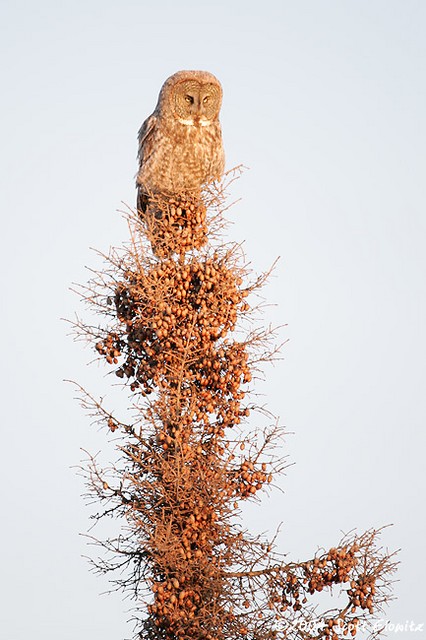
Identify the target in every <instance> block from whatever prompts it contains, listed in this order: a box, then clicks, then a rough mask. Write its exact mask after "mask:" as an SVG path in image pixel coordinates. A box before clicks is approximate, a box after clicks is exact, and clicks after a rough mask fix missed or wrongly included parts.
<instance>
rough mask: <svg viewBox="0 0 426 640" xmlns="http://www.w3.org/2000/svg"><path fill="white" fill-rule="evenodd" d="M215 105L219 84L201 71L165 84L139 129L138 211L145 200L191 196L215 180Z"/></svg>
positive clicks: (218, 164) (220, 159)
mask: <svg viewBox="0 0 426 640" xmlns="http://www.w3.org/2000/svg"><path fill="white" fill-rule="evenodd" d="M221 103H222V87H221V85H220V82H219V81H218V80H217V78H215V76H214V75H213V74H211V73H208V72H207V71H178V72H177V73H175V74H174V75H172V76H171V77H170V78H168V79H167V80H166V81H165V83H164V84H163V86H162V88H161V91H160V95H159V97H158V102H157V106H156V107H155V111H154V112H153V114H152V115H150V116H149V118H147V119H146V120H145V122H144V123H143V125H142V126H141V128H140V130H139V153H138V159H139V172H138V175H137V180H136V185H137V189H138V198H137V207H138V210H139V211H140V212H143V213H144V212H145V211H146V208H147V205H148V202H149V196H150V195H156V194H158V195H160V196H166V197H167V196H173V195H179V196H181V195H185V194H196V193H198V192H199V191H200V189H201V187H202V186H203V184H206V183H208V182H211V181H213V180H215V179H218V178H220V177H221V175H222V174H223V169H224V163H225V156H224V152H223V146H222V132H221V127H220V122H219V111H220V107H221Z"/></svg>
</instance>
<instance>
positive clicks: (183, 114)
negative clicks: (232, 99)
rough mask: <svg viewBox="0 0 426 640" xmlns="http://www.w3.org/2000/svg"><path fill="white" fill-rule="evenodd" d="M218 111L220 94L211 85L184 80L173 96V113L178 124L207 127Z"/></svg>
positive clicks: (215, 87)
mask: <svg viewBox="0 0 426 640" xmlns="http://www.w3.org/2000/svg"><path fill="white" fill-rule="evenodd" d="M219 109H220V92H219V89H218V87H217V86H216V85H214V84H212V83H199V82H197V81H196V80H184V81H183V82H181V83H179V84H178V85H177V87H176V90H175V95H174V111H175V115H176V117H177V118H178V120H179V122H181V123H182V124H185V125H201V126H207V125H209V124H210V123H211V121H212V120H213V119H214V118H215V117H217V115H218V113H219Z"/></svg>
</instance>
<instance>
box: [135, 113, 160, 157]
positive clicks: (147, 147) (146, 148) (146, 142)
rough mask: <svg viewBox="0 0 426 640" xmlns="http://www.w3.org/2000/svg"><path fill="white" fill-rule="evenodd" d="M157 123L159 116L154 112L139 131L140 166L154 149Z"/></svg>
mask: <svg viewBox="0 0 426 640" xmlns="http://www.w3.org/2000/svg"><path fill="white" fill-rule="evenodd" d="M156 124H157V116H155V115H154V114H152V115H151V116H149V118H147V119H146V120H145V122H144V123H143V124H142V126H141V128H140V129H139V132H138V140H139V150H138V160H139V167H141V166H142V165H143V163H144V162H145V161H146V160H147V158H149V156H150V155H151V153H152V151H153V149H154V144H153V143H154V140H153V137H154V136H153V135H152V134H153V132H154V129H155V127H156Z"/></svg>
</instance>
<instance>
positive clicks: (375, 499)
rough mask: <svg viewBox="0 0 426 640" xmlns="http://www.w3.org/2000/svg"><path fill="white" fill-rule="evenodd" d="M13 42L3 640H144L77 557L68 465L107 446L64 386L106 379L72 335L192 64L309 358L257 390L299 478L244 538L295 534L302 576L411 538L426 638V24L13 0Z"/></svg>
mask: <svg viewBox="0 0 426 640" xmlns="http://www.w3.org/2000/svg"><path fill="white" fill-rule="evenodd" d="M0 25H1V26H0V29H1V38H0V43H1V44H0V48H1V60H2V71H1V88H2V99H1V102H0V109H1V118H0V130H1V157H0V162H1V171H0V176H1V189H0V199H1V216H2V228H3V232H2V252H1V261H2V265H1V271H0V273H1V278H2V284H1V291H2V308H3V313H2V337H3V345H2V348H1V351H2V365H3V366H2V372H1V378H2V379H1V387H0V388H1V389H2V392H3V401H2V447H1V451H2V455H1V457H2V461H1V465H0V475H1V477H0V486H1V489H2V527H1V533H0V539H1V549H2V555H3V558H2V562H1V575H2V579H1V587H0V589H1V592H2V593H1V595H0V602H1V607H0V638H1V640H27V639H28V638H31V639H34V640H75V639H76V638H78V639H79V640H86V639H87V640H89V639H90V640H97V639H98V638H99V639H101V638H102V640H119V639H122V638H129V637H130V635H131V627H130V626H129V625H126V624H125V621H126V619H127V618H128V617H129V614H128V613H127V611H128V609H129V607H130V606H131V603H130V602H129V601H127V602H123V601H122V598H121V596H120V595H113V596H110V597H107V596H102V597H101V596H99V595H98V594H99V593H100V592H102V591H105V590H106V589H107V584H106V581H105V580H103V579H97V578H95V577H94V576H92V575H91V574H90V573H89V572H88V567H87V564H86V562H85V560H84V559H82V558H81V556H82V554H86V553H87V552H88V549H87V546H86V544H85V542H84V540H83V539H82V538H81V537H79V536H78V533H79V532H84V531H85V530H86V529H87V527H88V525H89V520H88V516H89V510H88V509H87V508H86V507H84V504H83V501H82V499H81V498H80V493H81V492H82V485H81V482H80V480H79V479H78V478H77V477H76V476H75V473H74V471H73V470H71V469H70V467H71V465H75V464H77V463H78V461H79V460H80V458H81V457H82V454H81V452H80V450H79V448H80V447H85V448H87V449H90V450H91V451H93V452H96V451H97V450H99V449H101V448H102V447H103V444H104V439H105V435H104V433H99V432H97V430H96V428H91V427H90V426H89V422H88V420H87V418H86V417H85V416H84V415H83V413H82V412H81V410H80V408H79V406H78V404H77V403H75V402H73V400H72V396H73V393H72V391H71V390H70V388H68V387H67V386H66V385H65V384H63V382H62V379H63V378H73V379H77V380H78V381H79V382H81V383H82V384H83V385H85V386H86V387H87V388H89V389H91V390H93V391H94V392H99V393H105V391H106V390H107V389H108V385H109V379H108V378H104V377H103V370H102V369H100V368H97V367H96V366H92V367H86V363H87V362H88V361H89V360H91V359H92V354H91V353H90V352H89V351H88V350H84V349H83V348H82V346H81V345H78V344H74V343H73V342H72V341H71V340H70V339H69V338H67V336H66V333H67V328H66V326H65V324H64V323H63V322H61V321H60V318H61V317H71V316H72V314H73V312H74V311H75V310H79V309H78V307H79V305H78V300H77V298H76V297H75V296H73V295H72V294H71V293H70V292H69V290H68V287H69V286H70V284H71V282H72V281H80V282H84V281H85V280H86V279H87V273H86V272H85V270H84V265H89V266H91V265H94V264H96V259H95V256H94V255H93V254H92V253H91V252H90V250H89V247H97V248H100V249H107V248H108V246H109V245H110V244H115V243H117V242H119V241H120V240H121V239H123V238H124V236H125V226H124V224H123V222H122V220H121V219H120V216H119V215H118V214H117V213H116V209H118V208H120V206H121V201H125V202H128V203H130V204H133V202H134V197H135V192H134V181H133V176H134V174H135V172H136V159H135V155H136V133H137V130H138V128H139V126H140V124H141V122H142V121H143V120H144V118H145V117H146V116H147V115H149V113H151V111H152V110H153V108H154V106H155V103H156V100H157V95H158V91H159V89H160V86H161V84H162V82H163V81H164V79H165V78H166V77H167V76H169V75H171V74H172V73H174V72H175V71H177V70H178V69H185V68H192V69H197V68H199V69H207V70H209V71H212V72H213V73H215V74H216V75H217V76H218V77H219V79H220V80H221V81H222V83H223V87H224V103H223V114H222V123H223V132H224V142H225V147H226V152H227V163H228V167H232V166H234V165H236V164H239V163H243V164H244V165H246V166H248V167H250V170H249V171H247V172H246V173H245V174H244V176H243V178H242V179H241V180H240V181H239V183H238V184H237V185H236V186H235V190H234V195H235V197H242V201H241V202H239V203H238V205H236V206H235V208H234V209H232V210H231V212H230V218H231V219H232V221H233V223H234V224H233V226H232V228H231V231H230V233H231V235H232V237H233V238H234V239H236V240H245V250H246V253H247V256H248V258H249V259H250V261H251V263H252V266H253V268H254V269H255V270H257V271H260V270H262V269H265V268H267V267H268V266H269V265H270V263H271V262H272V260H273V259H274V258H275V257H276V256H277V255H280V256H281V260H280V262H279V265H278V267H277V269H276V272H275V275H274V277H273V279H272V281H271V283H270V285H269V286H268V287H267V288H266V290H265V295H266V297H267V299H268V301H269V302H271V303H276V304H277V306H276V307H271V308H270V309H268V310H267V313H266V316H265V322H269V321H272V322H275V323H277V324H284V323H287V324H288V327H287V328H286V329H285V330H283V334H282V335H283V339H286V338H289V339H290V341H289V343H288V344H287V345H286V347H285V349H284V353H283V355H284V360H283V361H281V362H279V363H277V364H276V365H275V366H274V367H270V368H269V369H267V380H268V382H267V384H266V385H263V386H262V388H261V390H262V392H263V393H264V394H265V401H267V402H268V405H269V407H270V409H271V410H272V411H273V412H274V413H276V414H279V415H280V416H281V420H282V422H283V423H284V424H286V425H287V428H288V430H289V431H292V432H294V435H292V436H290V437H289V438H288V442H287V448H288V453H289V455H290V457H291V460H292V461H293V462H294V463H295V465H294V466H293V467H291V468H290V469H289V470H288V473H287V476H286V477H285V478H284V479H283V480H282V486H283V488H284V489H285V494H284V495H282V494H280V493H277V494H276V495H275V496H274V497H273V498H272V499H265V501H264V504H263V507H262V508H261V509H256V510H253V509H252V510H250V511H249V513H248V514H247V523H248V524H249V525H250V526H251V527H253V528H259V529H262V530H264V529H266V528H269V529H270V530H273V529H274V528H275V526H276V524H277V523H278V522H279V521H281V520H282V521H283V522H284V527H283V529H282V535H281V549H282V551H288V552H289V553H290V554H291V557H292V558H300V559H303V558H305V557H309V556H310V555H312V553H313V552H315V550H316V548H317V546H318V545H324V546H332V545H334V544H335V543H336V542H337V541H338V539H339V537H340V532H341V531H349V530H351V529H352V528H354V527H358V528H359V529H360V530H363V529H365V528H369V527H379V526H381V525H383V524H387V523H394V525H395V526H394V527H393V528H392V529H390V530H388V531H387V532H386V534H385V536H384V542H385V544H388V545H389V546H390V547H391V548H396V547H400V546H401V547H402V548H403V551H402V553H401V561H402V565H401V569H400V572H399V576H398V577H399V579H400V583H398V584H397V585H396V593H397V595H398V596H399V599H398V600H397V601H396V602H394V603H393V604H392V605H391V607H390V608H389V610H388V611H387V616H386V617H387V618H388V619H389V620H390V621H392V622H393V623H398V622H399V623H405V621H407V620H408V621H410V620H413V621H415V622H417V623H421V622H424V623H425V626H426V605H425V602H426V590H425V587H424V575H425V571H426V566H425V553H424V540H425V538H426V522H425V445H426V442H425V427H426V394H425V379H426V378H425V374H426V337H425V325H426V288H425V273H426V251H425V246H426V211H425V204H426V197H425V180H424V174H425V167H426V158H425V148H426V127H425V113H426V87H425V77H426V69H425V66H426V37H425V34H426V4H425V3H424V2H422V1H421V0H417V1H416V0H398V1H396V0H297V1H296V0H293V1H292V2H290V1H287V0H281V1H278V0H277V1H273V0H264V1H263V2H252V1H251V0H245V1H244V2H243V1H237V0H227V1H226V2H225V1H223V0H217V1H215V2H214V3H213V2H212V3H202V2H195V1H191V0H181V2H172V1H171V0H170V1H168V2H166V1H165V0H158V1H157V2H143V1H141V0H139V1H138V2H136V1H131V0H121V1H120V2H118V1H117V2H112V1H108V0H103V1H102V2H101V1H98V0H86V1H85V2H83V1H82V0H75V1H74V2H58V1H57V0H55V1H53V0H52V1H51V2H48V1H47V0H39V1H38V2H35V1H28V0H27V1H26V2H23V1H22V0H21V1H14V2H12V1H7V0H3V2H2V3H1V6H0ZM410 635H413V634H405V635H404V638H406V637H409V636H410ZM424 635H425V634H424V633H423V634H420V633H417V634H414V638H415V639H416V640H420V638H421V637H423V638H424ZM390 637H392V634H390ZM398 637H401V634H399V636H398Z"/></svg>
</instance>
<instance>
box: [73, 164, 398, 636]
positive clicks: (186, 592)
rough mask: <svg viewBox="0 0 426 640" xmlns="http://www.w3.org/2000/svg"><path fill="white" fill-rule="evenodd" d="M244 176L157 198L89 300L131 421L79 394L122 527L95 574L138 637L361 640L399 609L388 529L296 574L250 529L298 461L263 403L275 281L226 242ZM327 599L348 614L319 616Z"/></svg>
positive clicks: (303, 564)
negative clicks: (229, 212)
mask: <svg viewBox="0 0 426 640" xmlns="http://www.w3.org/2000/svg"><path fill="white" fill-rule="evenodd" d="M233 175H234V174H232V173H231V174H228V175H227V176H226V177H225V181H226V180H228V183H227V184H226V185H225V184H224V183H222V184H219V185H215V186H211V187H209V188H206V189H205V190H204V191H203V192H202V193H201V194H198V195H197V196H194V197H193V198H188V197H187V196H185V197H183V196H182V197H178V196H175V197H173V198H171V199H167V198H161V197H157V201H156V207H155V209H156V214H155V216H154V215H153V216H145V217H144V218H140V217H139V215H138V212H133V211H129V212H127V214H126V219H127V222H128V228H129V241H128V243H126V244H125V245H124V246H122V247H121V248H115V249H111V250H110V252H109V254H108V255H106V256H104V264H103V267H102V269H101V270H100V271H99V272H96V273H94V274H93V277H92V279H91V280H90V282H89V283H88V284H87V285H85V286H83V287H81V289H80V292H81V293H82V297H83V299H84V300H85V301H86V303H88V305H89V306H90V307H91V308H92V309H93V310H94V311H95V313H96V314H97V316H98V318H99V324H98V325H89V324H87V323H84V322H82V321H80V320H78V321H77V322H76V323H75V329H76V332H77V334H78V335H79V336H80V337H81V336H83V337H84V338H85V339H88V340H89V341H90V342H91V344H92V346H93V349H94V350H95V352H96V353H97V355H98V357H99V359H101V360H103V361H104V362H105V365H106V367H107V368H108V369H109V370H110V371H111V372H113V373H114V374H115V376H114V379H115V380H116V381H117V382H119V383H120V384H122V385H123V387H124V392H126V391H127V396H126V397H128V398H129V403H130V406H131V407H132V411H131V415H132V419H131V420H130V421H129V420H125V419H124V418H123V417H119V416H118V412H117V411H115V410H114V408H113V407H109V408H107V407H106V406H105V405H104V402H101V401H98V400H96V399H95V398H93V397H92V396H91V395H89V394H88V393H86V392H85V391H84V390H83V389H80V391H81V399H82V402H83V405H84V406H85V408H86V409H88V411H89V413H90V414H91V415H92V416H93V417H94V418H95V419H96V421H98V422H101V423H102V424H104V425H105V427H106V428H107V430H108V431H109V432H110V433H113V434H114V436H113V437H114V439H115V440H116V442H117V443H118V446H117V460H116V461H115V462H114V463H113V464H112V466H111V467H109V468H107V469H105V468H102V467H100V466H99V465H98V463H97V460H96V457H95V456H91V457H90V458H89V460H88V462H87V464H86V465H85V466H84V467H83V468H82V469H83V472H84V474H85V477H86V481H87V486H88V493H89V495H90V496H91V497H92V498H93V497H94V499H95V501H96V502H97V503H98V504H99V511H98V512H97V513H96V514H94V516H93V517H94V518H95V520H100V519H102V518H105V517H111V516H114V517H116V518H117V519H118V521H119V522H120V523H121V528H120V531H119V533H118V534H117V536H116V537H114V538H108V539H107V540H103V541H98V542H99V544H100V545H101V546H102V547H103V548H104V551H105V553H104V554H103V555H102V557H101V559H93V563H94V565H95V567H96V569H97V570H98V571H99V572H101V573H110V572H111V576H112V577H111V580H112V581H113V583H114V584H115V585H116V587H117V588H118V589H122V590H123V591H125V592H128V593H130V594H131V596H132V597H133V598H134V600H135V637H136V638H144V639H147V640H237V639H241V640H268V639H271V640H272V639H279V638H282V639H284V638H291V639H295V640H296V639H298V640H299V639H300V640H304V639H309V638H329V639H331V640H335V639H336V638H338V637H340V636H341V635H342V634H343V635H348V634H349V635H350V636H355V635H356V634H357V632H358V631H359V629H360V627H361V625H362V621H368V620H370V621H372V620H374V618H375V616H377V615H378V614H380V613H381V612H382V607H383V606H384V605H385V604H386V602H387V601H388V600H389V598H390V597H391V578H392V574H393V572H394V571H395V567H396V563H395V560H394V556H393V555H392V554H389V553H388V552H387V550H386V549H383V548H381V547H380V546H379V542H378V539H379V537H380V534H381V530H374V529H372V530H369V531H367V532H365V533H363V534H360V535H358V534H355V533H352V534H350V535H348V536H347V537H345V538H344V539H343V540H341V541H340V543H339V544H337V545H336V546H335V547H332V548H330V549H329V550H323V551H318V552H317V553H315V554H314V555H313V556H312V558H310V559H308V560H306V561H289V560H288V559H287V557H286V556H284V555H283V554H282V553H280V552H279V550H278V543H277V542H276V539H275V537H274V536H272V539H267V538H266V537H265V536H263V535H262V536H258V535H251V534H250V533H249V532H248V531H246V530H245V529H244V527H243V525H242V522H241V516H240V511H239V508H240V505H241V504H242V503H244V502H245V501H253V500H254V501H257V502H259V501H260V497H261V496H262V495H263V494H264V492H265V491H268V490H270V488H271V486H272V485H271V483H272V482H273V480H274V478H275V477H276V476H277V474H279V473H280V472H282V470H283V469H284V467H285V456H284V455H283V451H284V449H283V441H282V436H283V429H282V427H281V426H280V425H279V423H278V422H277V421H276V420H275V419H274V418H273V417H272V416H271V415H270V414H269V413H268V412H267V411H266V410H265V408H264V407H258V406H256V402H255V396H254V394H253V389H254V385H253V380H254V374H255V373H256V372H257V371H258V370H259V368H260V367H261V366H262V364H263V363H265V362H267V361H269V360H271V359H273V358H274V357H275V356H276V353H277V347H276V345H275V340H276V337H275V332H274V331H273V330H271V329H270V328H263V327H262V326H258V325H259V314H258V313H257V302H256V300H257V298H256V295H255V294H256V292H257V291H258V290H259V289H260V288H261V287H262V285H263V284H264V282H265V279H266V278H267V275H268V274H263V275H261V276H259V277H253V276H252V274H251V272H250V270H249V269H248V266H247V264H246V261H245V257H244V254H243V251H242V249H241V246H240V245H238V244H236V243H229V242H225V241H224V239H223V225H224V219H223V215H222V214H223V211H224V210H225V208H226V190H227V187H228V186H229V183H230V182H232V179H233ZM258 508H259V509H261V507H260V505H259V506H258ZM330 590H333V592H334V593H336V596H335V597H334V598H333V601H332V603H335V604H333V607H332V608H330V606H329V605H330V602H331V601H330V600H328V599H326V601H325V604H324V607H325V610H324V609H321V604H322V597H323V595H324V594H321V595H319V594H320V593H321V592H323V591H324V592H326V591H330ZM337 594H340V595H337ZM367 630H368V627H367ZM370 630H371V635H375V632H376V631H377V629H375V627H374V626H371V627H370ZM366 636H368V633H365V632H363V633H362V637H366Z"/></svg>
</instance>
